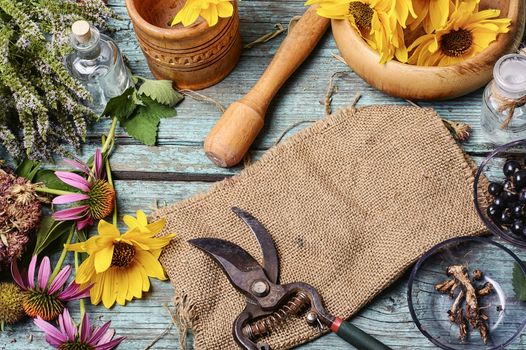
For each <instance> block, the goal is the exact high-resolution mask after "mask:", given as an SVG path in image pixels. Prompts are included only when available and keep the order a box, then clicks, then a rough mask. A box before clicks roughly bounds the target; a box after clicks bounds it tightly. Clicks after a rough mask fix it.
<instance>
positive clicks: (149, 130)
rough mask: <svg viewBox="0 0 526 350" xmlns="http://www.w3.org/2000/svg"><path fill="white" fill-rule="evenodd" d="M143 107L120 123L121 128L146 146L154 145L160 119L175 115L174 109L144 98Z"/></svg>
mask: <svg viewBox="0 0 526 350" xmlns="http://www.w3.org/2000/svg"><path fill="white" fill-rule="evenodd" d="M143 102H144V103H145V105H144V106H139V107H138V108H137V110H136V112H135V113H134V116H132V117H131V118H129V119H128V120H126V121H124V122H121V126H122V127H123V128H124V130H126V132H127V133H128V135H130V136H131V137H133V138H135V139H136V140H138V141H140V142H142V143H144V144H145V145H147V146H153V145H155V143H156V141H157V131H158V127H159V122H160V120H161V118H167V117H171V116H174V115H176V114H177V112H176V111H175V109H173V108H172V107H169V106H165V105H162V104H159V103H157V102H155V101H154V100H152V99H150V98H148V97H144V98H143Z"/></svg>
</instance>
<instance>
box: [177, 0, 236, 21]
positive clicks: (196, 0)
mask: <svg viewBox="0 0 526 350" xmlns="http://www.w3.org/2000/svg"><path fill="white" fill-rule="evenodd" d="M233 13H234V6H233V5H232V0H187V1H186V3H185V4H184V6H183V8H182V9H181V10H180V11H179V12H177V14H176V15H175V17H174V19H173V20H172V26H174V25H176V24H178V23H182V24H183V25H184V26H185V27H188V26H189V25H192V24H193V23H195V21H197V19H198V18H199V16H201V17H203V18H204V19H205V20H206V22H207V23H208V26H209V27H212V26H215V25H216V24H217V22H218V21H219V17H221V18H226V17H231V16H232V14H233Z"/></svg>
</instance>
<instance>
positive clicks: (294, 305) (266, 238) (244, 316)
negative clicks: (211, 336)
mask: <svg viewBox="0 0 526 350" xmlns="http://www.w3.org/2000/svg"><path fill="white" fill-rule="evenodd" d="M232 211H233V212H234V213H235V214H236V215H237V216H238V217H239V218H240V219H241V220H243V221H244V223H245V224H246V225H247V226H248V227H249V228H250V230H251V231H252V233H253V234H254V236H255V237H256V239H257V241H258V243H259V245H260V248H261V251H262V253H263V266H261V265H260V264H259V263H258V262H257V261H256V259H254V257H252V256H251V255H250V254H249V253H248V252H247V251H246V250H245V249H243V248H241V247H240V246H238V245H237V244H234V243H232V242H229V241H226V240H223V239H218V238H197V239H192V240H189V241H188V242H189V243H190V244H192V245H193V246H195V247H197V248H199V249H200V250H202V251H203V252H205V253H206V254H208V255H209V256H210V257H211V258H212V259H213V260H214V261H215V262H216V263H217V264H218V265H219V266H220V267H221V268H222V270H223V271H224V272H225V274H226V276H227V277H228V279H229V280H230V282H231V283H232V285H233V286H234V287H235V288H236V289H237V290H238V291H239V292H241V293H242V294H243V295H244V296H245V297H246V306H245V309H244V310H243V311H242V312H241V314H240V315H239V316H238V317H237V318H236V320H235V321H234V325H233V335H234V338H235V340H236V342H237V343H238V344H239V345H240V346H241V348H243V349H246V350H270V349H271V347H270V345H269V344H268V343H266V342H261V341H260V342H256V341H257V339H258V338H261V337H263V336H266V335H268V334H270V332H271V331H272V330H274V329H275V328H277V326H279V325H280V324H283V323H284V322H286V320H287V318H288V317H289V316H297V315H298V314H300V313H301V312H302V311H306V309H308V311H306V321H307V322H308V323H309V324H310V325H312V326H319V327H320V328H321V327H322V326H327V327H329V328H330V330H331V331H333V332H334V333H336V334H337V335H338V336H340V337H341V338H342V339H344V340H345V341H347V342H348V343H350V344H352V345H354V346H355V347H356V348H358V349H361V350H362V349H363V350H387V349H390V348H389V347H387V346H386V345H384V344H383V343H381V342H380V341H378V340H377V339H375V338H374V337H372V336H370V335H369V334H367V333H365V332H364V331H362V330H361V329H359V328H357V327H356V326H354V325H352V324H351V323H349V322H346V321H344V320H343V319H341V318H339V317H335V316H333V315H331V314H330V313H328V312H327V310H326V309H325V307H324V305H323V302H322V299H321V297H320V295H319V294H318V292H317V291H316V289H315V288H314V287H312V286H311V285H309V284H307V283H303V282H296V283H288V284H279V280H278V276H279V260H278V252H277V249H276V246H275V245H274V242H273V240H272V237H271V236H270V234H269V233H268V231H267V230H266V229H265V227H264V226H263V225H262V224H261V223H260V222H259V221H258V220H257V219H256V218H254V217H253V216H252V215H251V214H249V213H248V212H246V211H243V210H241V209H239V208H237V207H233V208H232Z"/></svg>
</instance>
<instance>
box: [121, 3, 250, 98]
mask: <svg viewBox="0 0 526 350" xmlns="http://www.w3.org/2000/svg"><path fill="white" fill-rule="evenodd" d="M184 3H185V1H184V0H126V7H127V9H128V13H129V15H130V18H131V20H132V22H133V28H134V30H135V35H136V36H137V40H138V41H139V44H140V46H141V49H142V51H143V53H144V56H145V57H146V60H147V62H148V66H149V67H150V70H151V71H152V74H153V75H154V76H155V77H156V78H157V79H167V80H172V81H173V82H174V83H175V85H176V86H177V88H179V89H192V90H199V89H204V88H206V87H209V86H212V85H214V84H216V83H218V82H220V81H221V80H223V79H224V78H225V77H226V76H227V75H228V74H229V73H230V72H231V71H232V69H234V67H235V66H236V64H237V62H238V60H239V56H240V55H241V36H240V35H239V15H238V11H237V3H236V1H234V3H233V4H234V14H233V15H232V17H229V18H219V21H218V23H217V24H216V25H215V26H213V27H209V26H208V24H207V23H206V21H205V20H203V19H202V18H201V17H200V18H199V19H198V21H197V22H196V23H195V24H193V25H191V26H189V27H183V26H182V25H181V24H178V25H176V26H175V27H171V26H170V23H171V21H172V19H173V18H174V17H175V14H176V13H177V12H178V11H179V10H180V9H181V8H182V6H183V4H184Z"/></svg>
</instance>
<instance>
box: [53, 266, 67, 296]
mask: <svg viewBox="0 0 526 350" xmlns="http://www.w3.org/2000/svg"><path fill="white" fill-rule="evenodd" d="M70 274H71V266H70V265H67V266H66V267H64V268H63V269H62V270H60V272H59V273H58V274H57V276H56V277H55V279H54V280H53V282H51V285H50V286H49V291H48V293H49V294H51V295H53V294H55V293H56V292H57V291H58V290H59V289H60V288H61V287H62V286H64V284H65V283H66V281H67V280H68V277H69V275H70Z"/></svg>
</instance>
